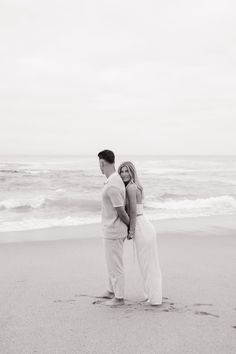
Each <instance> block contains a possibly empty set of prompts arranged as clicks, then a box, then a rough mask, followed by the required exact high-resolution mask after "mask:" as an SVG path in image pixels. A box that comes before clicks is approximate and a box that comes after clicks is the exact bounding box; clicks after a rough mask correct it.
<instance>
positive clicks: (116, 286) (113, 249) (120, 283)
mask: <svg viewBox="0 0 236 354" xmlns="http://www.w3.org/2000/svg"><path fill="white" fill-rule="evenodd" d="M124 240H125V237H124V238H120V239H116V240H111V239H104V246H105V256H106V262H107V270H108V281H109V282H108V290H109V291H110V292H113V293H114V294H115V297H116V298H117V299H123V298H124V285H125V279H124V265H123V244H124Z"/></svg>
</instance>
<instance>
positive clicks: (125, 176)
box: [120, 166, 131, 183]
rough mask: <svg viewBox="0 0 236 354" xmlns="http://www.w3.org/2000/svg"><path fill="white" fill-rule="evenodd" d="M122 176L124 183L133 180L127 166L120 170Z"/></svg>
mask: <svg viewBox="0 0 236 354" xmlns="http://www.w3.org/2000/svg"><path fill="white" fill-rule="evenodd" d="M120 176H121V178H122V181H123V182H124V183H127V182H129V181H130V180H131V177H130V175H129V171H128V168H127V167H126V166H123V167H122V168H121V170H120Z"/></svg>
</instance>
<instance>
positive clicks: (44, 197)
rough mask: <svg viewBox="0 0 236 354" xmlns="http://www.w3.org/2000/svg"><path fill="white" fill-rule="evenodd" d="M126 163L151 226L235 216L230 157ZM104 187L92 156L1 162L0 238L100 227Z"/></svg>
mask: <svg viewBox="0 0 236 354" xmlns="http://www.w3.org/2000/svg"><path fill="white" fill-rule="evenodd" d="M124 160H131V161H132V162H133V163H134V164H135V166H136V168H137V171H138V174H139V177H140V180H141V182H142V184H143V187H144V193H145V202H144V208H145V213H146V215H147V216H148V217H149V218H150V219H151V220H159V219H170V218H187V217H199V216H209V215H234V214H235V215H236V156H119V157H118V158H117V163H116V166H117V167H118V165H119V163H120V162H122V161H124ZM104 182H105V176H103V175H102V174H101V172H100V169H99V164H98V159H97V157H96V156H1V157H0V232H4V231H18V230H19V231H20V230H29V229H41V228H47V227H53V226H62V227H63V226H68V225H81V224H90V223H96V222H100V210H101V191H102V188H103V185H104Z"/></svg>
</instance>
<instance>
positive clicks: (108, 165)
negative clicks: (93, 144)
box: [98, 150, 115, 174]
mask: <svg viewBox="0 0 236 354" xmlns="http://www.w3.org/2000/svg"><path fill="white" fill-rule="evenodd" d="M98 157H99V165H100V169H101V171H102V173H103V174H106V171H109V170H111V169H114V164H115V154H114V152H113V151H111V150H103V151H100V152H99V153H98Z"/></svg>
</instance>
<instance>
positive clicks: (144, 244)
mask: <svg viewBox="0 0 236 354" xmlns="http://www.w3.org/2000/svg"><path fill="white" fill-rule="evenodd" d="M134 243H135V246H136V252H137V258H138V263H139V267H140V271H141V274H142V278H143V283H144V295H145V297H146V298H147V299H148V302H149V303H150V304H152V305H160V304H161V303H162V275H161V269H160V264H159V258H158V251H157V239H156V230H155V228H154V226H153V225H152V223H151V222H150V221H149V220H148V219H147V218H146V217H145V215H139V216H137V219H136V229H135V237H134Z"/></svg>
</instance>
